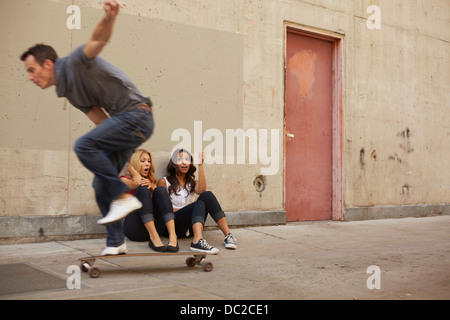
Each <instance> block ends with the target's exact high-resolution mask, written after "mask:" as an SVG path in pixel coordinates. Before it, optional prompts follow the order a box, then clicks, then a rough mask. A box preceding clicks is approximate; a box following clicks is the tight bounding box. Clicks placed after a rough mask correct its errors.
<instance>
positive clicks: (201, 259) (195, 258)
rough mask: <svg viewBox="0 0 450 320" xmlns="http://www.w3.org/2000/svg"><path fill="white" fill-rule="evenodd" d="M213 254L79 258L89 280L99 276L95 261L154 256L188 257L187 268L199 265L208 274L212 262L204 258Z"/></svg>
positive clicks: (153, 253) (160, 254)
mask: <svg viewBox="0 0 450 320" xmlns="http://www.w3.org/2000/svg"><path fill="white" fill-rule="evenodd" d="M214 254H215V253H203V252H194V251H179V252H149V253H125V254H119V255H113V256H90V257H84V258H80V259H79V260H80V262H81V265H80V268H81V270H82V271H83V272H88V273H89V276H90V277H91V278H98V277H99V276H100V274H101V272H100V269H99V268H96V267H93V265H94V263H95V261H96V260H97V259H101V260H104V259H117V258H127V257H154V256H188V258H187V259H186V265H187V266H188V267H194V266H196V265H201V266H202V269H203V271H205V272H210V271H211V270H212V269H213V264H212V262H209V261H208V262H206V261H205V260H206V256H209V255H214Z"/></svg>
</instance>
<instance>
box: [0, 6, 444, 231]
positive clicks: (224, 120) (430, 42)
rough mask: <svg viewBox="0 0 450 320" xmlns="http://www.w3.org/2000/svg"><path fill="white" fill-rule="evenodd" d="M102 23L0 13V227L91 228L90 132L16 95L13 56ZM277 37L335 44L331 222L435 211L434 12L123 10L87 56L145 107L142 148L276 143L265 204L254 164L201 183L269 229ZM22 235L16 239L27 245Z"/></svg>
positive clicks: (18, 67)
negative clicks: (376, 15) (304, 34)
mask: <svg viewBox="0 0 450 320" xmlns="http://www.w3.org/2000/svg"><path fill="white" fill-rule="evenodd" d="M72 4H75V5H77V6H79V8H80V9H81V11H80V15H81V24H80V26H81V29H73V30H70V29H69V28H68V27H67V25H66V22H67V20H68V19H69V18H70V16H71V15H72V14H73V12H69V13H67V12H66V10H67V8H68V7H69V6H70V5H72ZM370 5H376V6H377V7H378V8H380V10H381V11H380V13H381V16H380V18H381V25H380V27H381V28H380V29H370V28H369V27H368V22H367V19H368V18H369V17H370V16H372V14H373V13H372V12H369V13H368V12H367V8H368V7H369V6H370ZM102 15H103V11H102V8H101V3H100V1H87V0H85V1H69V0H66V1H63V0H60V1H57V0H53V1H50V0H28V1H26V0H15V1H10V0H0V25H1V28H0V39H1V40H2V46H0V56H1V57H2V64H1V65H0V71H1V72H0V97H1V100H0V104H1V111H0V112H1V117H0V163H1V175H0V216H1V217H2V220H1V221H2V226H3V228H8V221H13V220H11V219H13V218H14V219H16V218H17V217H22V220H23V219H25V218H24V217H27V216H33V217H36V216H45V217H46V218H45V219H47V218H48V217H49V216H50V217H59V216H63V217H65V216H71V217H72V216H84V215H88V216H91V215H97V214H98V209H97V207H96V204H95V201H94V198H93V192H92V188H91V186H90V184H91V179H92V176H91V174H90V173H89V172H88V171H87V170H85V169H84V168H83V167H82V166H81V164H80V163H79V162H78V160H77V158H76V156H75V155H74V153H73V151H72V145H73V143H74V141H75V140H76V139H77V137H79V136H80V135H82V134H83V133H85V132H87V131H88V130H89V129H90V128H92V124H91V123H90V122H89V120H88V119H87V118H86V117H85V116H84V115H83V114H82V113H81V112H79V111H78V110H76V109H74V108H73V107H71V106H70V104H69V103H68V102H67V101H65V99H58V98H57V97H56V94H55V92H54V90H53V89H48V90H46V91H42V90H41V89H39V88H37V87H35V86H34V85H33V84H32V83H29V82H28V81H27V77H26V74H25V71H24V68H23V64H22V62H21V61H19V56H20V54H21V53H22V52H23V51H24V50H25V49H27V48H28V47H30V46H31V45H34V44H35V43H38V42H45V43H48V44H51V45H53V46H54V47H55V49H56V50H57V51H58V53H59V55H60V56H63V55H66V54H68V53H70V52H71V51H72V50H73V49H74V48H76V47H77V46H78V45H80V44H82V43H84V42H85V41H86V40H87V39H88V38H89V36H90V34H91V32H92V29H93V28H94V26H95V24H96V23H97V22H98V21H99V19H100V18H101V17H102ZM286 22H289V23H290V25H292V24H294V25H298V27H299V28H302V26H305V27H307V28H315V29H317V30H320V31H323V32H336V33H339V34H343V35H344V40H343V108H344V110H343V115H344V119H343V126H344V133H343V134H344V137H343V139H342V140H343V151H342V152H343V155H342V156H343V168H342V172H343V206H344V219H345V218H346V216H345V215H346V214H348V216H349V217H352V219H360V218H364V217H367V214H366V213H365V212H366V211H364V210H366V209H364V210H363V209H361V210H360V208H367V207H371V208H389V209H388V210H387V211H383V212H384V216H387V217H390V216H395V215H396V212H397V211H398V210H402V208H405V207H404V206H406V205H408V206H419V205H420V208H427V206H424V205H432V206H435V205H440V206H442V207H443V208H444V210H441V211H440V212H446V211H445V210H446V209H445V208H446V206H445V204H446V203H448V202H449V201H448V200H447V199H448V194H449V190H450V183H449V182H448V181H450V170H449V169H450V168H449V167H450V164H449V162H448V161H446V160H447V158H449V155H450V154H449V151H448V148H447V145H448V144H449V142H450V141H449V140H450V129H449V123H450V121H449V117H450V115H449V112H448V110H449V106H450V93H449V92H450V90H449V84H450V44H449V42H450V2H449V1H448V0H431V1H425V0H415V1H413V0H407V1H405V0H402V1H400V0H394V1H390V0H389V1H387V0H385V1H382V0H379V1H376V0H374V1H369V0H346V1H333V0H316V1H313V0H309V1H297V0H284V1H278V0H277V1H275V0H274V1H271V0H260V1H257V0H248V1H243V0H178V1H176V0H173V1H144V0H135V1H129V2H128V3H127V7H126V9H125V10H122V12H121V14H120V16H119V18H118V21H117V25H116V28H115V31H114V35H113V37H112V40H111V43H110V44H109V45H108V46H107V48H106V49H105V50H104V52H103V53H102V56H103V57H104V58H106V59H108V60H109V61H111V62H112V63H113V64H115V65H117V66H118V67H119V68H121V69H122V70H124V71H125V72H126V73H127V74H128V75H129V76H130V78H131V79H132V80H133V81H134V82H135V84H136V85H137V86H138V88H140V90H141V91H142V92H143V93H144V94H146V95H149V96H150V97H151V98H152V100H153V102H154V105H155V121H156V128H155V134H154V135H153V136H152V138H151V139H150V140H149V141H148V142H146V143H145V144H144V147H145V148H148V149H150V150H151V151H154V152H170V151H171V150H172V148H173V147H174V146H175V145H176V144H177V143H178V142H179V141H178V140H177V141H171V136H172V133H174V132H176V130H178V129H183V128H184V129H187V130H188V132H189V133H190V134H191V138H192V144H194V140H195V141H197V144H199V143H201V144H203V148H205V147H207V146H208V145H210V144H211V142H210V141H207V140H206V139H204V137H202V139H200V137H201V136H202V134H203V133H205V131H207V130H208V129H218V130H219V132H221V133H222V134H223V138H224V142H223V143H224V145H225V143H226V141H225V139H226V134H225V133H226V130H227V129H239V128H241V129H244V130H248V129H251V130H253V129H255V130H258V129H278V130H279V132H280V135H279V138H278V141H277V147H278V148H279V149H278V150H272V151H274V152H273V153H274V154H275V151H278V156H277V160H278V163H279V168H278V171H277V172H276V173H275V174H272V175H267V176H266V180H265V181H266V183H267V185H266V187H265V189H264V191H262V192H258V191H256V190H255V186H254V185H253V181H254V180H255V178H256V177H257V176H259V175H260V174H261V168H264V167H268V165H266V164H262V163H261V162H260V161H258V162H257V163H256V164H249V159H248V156H247V158H246V161H245V164H236V162H237V159H236V158H234V162H233V163H234V164H211V165H207V166H206V175H207V183H208V186H209V188H210V189H211V190H212V191H214V192H215V194H216V195H217V196H218V198H219V200H220V202H221V204H222V206H223V208H224V210H225V211H227V212H230V213H232V212H240V213H242V214H243V215H245V212H267V214H270V212H276V215H277V216H279V212H280V210H281V211H282V210H283V208H284V191H283V188H284V169H283V161H284V150H283V141H284V140H283V139H284V137H283V129H284V128H283V121H284V118H283V117H284V46H285V23H286ZM194 121H201V128H199V127H198V126H197V127H195V126H194ZM215 132H217V131H215ZM196 133H197V135H195V134H196ZM193 147H194V146H193ZM224 148H225V147H224ZM269 150H270V148H269ZM258 160H259V159H258ZM223 162H226V159H225V155H224V157H223ZM383 210H384V209H383ZM426 211H427V210H426V209H424V211H421V212H422V213H425V214H426ZM438 211H439V210H438ZM386 212H387V213H386ZM433 212H435V211H433ZM8 217H10V219H9V220H8ZM14 221H16V220H14ZM35 229H36V230H35V231H34V233H35V234H28V233H29V232H28V233H27V234H22V235H23V236H28V235H30V236H34V235H38V229H39V228H35ZM4 230H5V229H4ZM32 233H33V232H32ZM0 237H2V235H0Z"/></svg>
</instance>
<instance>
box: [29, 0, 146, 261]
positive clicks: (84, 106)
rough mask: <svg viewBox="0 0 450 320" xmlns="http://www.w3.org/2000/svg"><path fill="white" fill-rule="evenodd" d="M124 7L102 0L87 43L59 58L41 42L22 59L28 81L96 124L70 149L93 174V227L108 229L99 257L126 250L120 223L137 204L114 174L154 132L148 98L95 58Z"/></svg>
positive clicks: (113, 69)
mask: <svg viewBox="0 0 450 320" xmlns="http://www.w3.org/2000/svg"><path fill="white" fill-rule="evenodd" d="M123 7H124V4H123V3H122V2H120V1H117V0H106V1H105V2H104V10H105V16H104V17H103V19H102V20H101V21H100V22H99V24H98V25H97V26H96V27H95V29H94V32H93V34H92V37H91V39H90V40H89V41H88V42H87V43H86V44H84V45H81V46H80V47H78V48H76V49H75V50H74V51H73V52H72V53H71V54H70V55H68V56H66V57H63V58H58V56H57V54H56V52H55V50H54V49H53V48H52V47H50V46H47V45H43V44H39V45H36V46H34V47H31V48H30V49H28V50H27V51H26V52H25V53H23V54H22V56H21V60H22V61H23V62H24V64H25V68H26V71H27V73H28V78H29V80H31V81H32V82H33V83H35V84H36V85H37V86H39V87H40V88H42V89H47V88H49V87H51V86H53V85H55V86H56V93H57V96H58V97H65V98H67V99H68V100H69V102H70V103H71V104H72V105H73V106H75V107H76V108H77V109H79V110H81V111H82V112H84V113H85V114H86V115H87V116H88V118H89V119H91V120H92V121H93V122H94V123H95V125H96V127H95V128H94V129H93V130H92V131H90V132H88V133H87V134H86V135H84V136H82V137H81V138H79V139H78V140H77V141H76V143H75V146H74V151H75V153H76V154H77V156H78V158H79V160H80V161H81V163H82V164H83V165H84V166H85V167H86V168H87V169H88V170H90V171H91V172H92V173H93V174H94V181H93V184H92V185H93V187H94V190H95V197H96V201H97V204H98V206H99V208H100V211H101V213H102V215H103V216H104V217H103V218H102V219H100V220H99V221H98V223H99V224H102V225H107V227H106V228H107V232H108V236H107V241H106V246H107V247H106V249H105V250H103V252H102V255H116V254H121V253H126V252H127V248H126V244H125V237H124V234H123V226H122V222H121V219H122V218H124V217H125V216H126V215H127V214H128V213H130V212H132V211H134V210H136V209H139V208H140V207H141V206H142V204H141V203H140V202H139V200H137V199H136V198H135V197H134V196H132V195H130V194H129V192H128V187H127V186H126V185H125V184H124V183H123V182H122V181H121V180H120V178H119V172H120V171H121V169H122V168H123V166H124V165H125V164H126V163H127V161H128V159H129V157H130V156H131V154H132V153H133V152H134V150H135V149H136V148H137V147H139V146H140V145H141V144H142V143H143V142H144V141H146V140H147V139H148V138H149V137H150V136H151V134H152V132H153V115H152V109H151V106H152V103H151V101H150V99H149V98H148V97H144V96H142V94H141V93H140V92H139V90H138V89H137V88H136V86H135V85H134V84H133V83H132V82H131V80H130V79H129V78H128V77H127V76H126V75H125V74H124V73H123V72H122V71H121V70H119V69H118V68H116V67H115V66H113V65H111V64H110V63H108V62H107V61H105V60H104V59H102V58H101V57H99V56H98V55H99V54H100V52H101V51H102V50H103V48H104V47H105V46H106V44H107V43H108V41H109V39H110V38H111V35H112V32H113V27H114V23H115V20H116V17H117V15H118V14H119V10H120V8H123ZM105 111H106V112H105Z"/></svg>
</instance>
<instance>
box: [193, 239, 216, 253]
mask: <svg viewBox="0 0 450 320" xmlns="http://www.w3.org/2000/svg"><path fill="white" fill-rule="evenodd" d="M189 249H191V251H194V252H202V253H218V252H219V249H217V248H214V247H211V246H210V245H209V244H208V242H206V240H205V239H200V240H199V241H198V242H197V243H195V244H194V243H193V242H191V247H190V248H189Z"/></svg>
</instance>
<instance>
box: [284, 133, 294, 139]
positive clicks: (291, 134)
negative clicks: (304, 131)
mask: <svg viewBox="0 0 450 320" xmlns="http://www.w3.org/2000/svg"><path fill="white" fill-rule="evenodd" d="M286 137H288V138H294V134H293V133H286Z"/></svg>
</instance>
